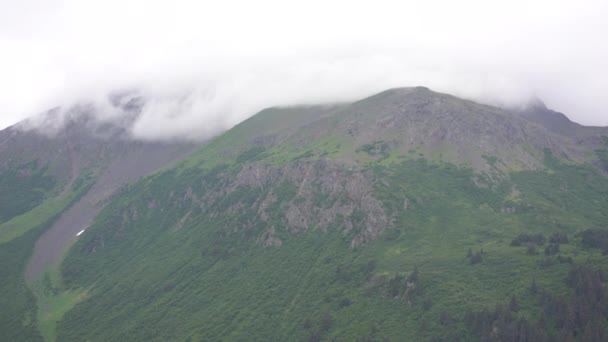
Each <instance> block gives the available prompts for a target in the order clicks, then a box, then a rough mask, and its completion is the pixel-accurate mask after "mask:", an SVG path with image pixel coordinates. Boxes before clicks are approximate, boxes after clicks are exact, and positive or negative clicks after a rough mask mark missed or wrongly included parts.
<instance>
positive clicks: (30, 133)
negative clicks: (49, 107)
mask: <svg viewBox="0 0 608 342" xmlns="http://www.w3.org/2000/svg"><path fill="white" fill-rule="evenodd" d="M139 109H140V107H139V108H135V107H130V111H128V112H127V114H130V115H137V111H138V110H139ZM95 110H99V109H98V108H95V107H90V106H84V107H75V108H73V109H71V110H70V111H69V117H68V119H66V122H65V123H64V125H63V126H61V127H55V128H53V129H51V128H49V129H48V130H47V131H39V130H33V129H26V127H25V126H27V123H21V124H19V125H17V126H14V127H11V128H8V129H5V130H3V131H0V179H1V180H2V181H1V183H0V203H1V205H0V254H1V255H2V261H3V264H2V267H1V271H2V272H3V276H2V280H1V281H0V286H1V288H2V292H3V293H4V295H3V296H2V298H1V301H2V307H5V308H11V309H10V310H2V311H3V314H2V315H1V316H0V331H2V332H3V336H4V337H5V338H7V339H10V340H13V341H17V340H34V339H37V338H38V339H40V338H41V336H40V335H39V334H40V332H39V331H38V330H39V329H40V328H44V329H43V330H45V331H43V333H44V335H45V336H46V337H48V330H49V329H51V330H52V329H53V327H54V324H55V322H54V321H53V320H54V319H55V320H58V319H60V317H59V316H57V315H54V316H48V317H47V314H48V315H50V314H51V313H53V314H54V311H53V310H55V309H56V308H61V310H67V309H69V305H66V303H62V302H60V301H59V300H64V299H65V297H66V296H65V295H66V293H63V292H61V291H54V292H48V291H44V290H43V288H44V286H45V285H44V283H48V282H52V283H53V284H55V286H60V283H61V281H60V277H58V276H57V274H58V273H57V270H56V267H57V266H58V264H59V262H60V260H61V258H62V257H63V255H64V254H65V252H66V251H67V249H68V248H69V246H70V245H71V244H72V243H74V242H75V240H76V233H77V232H79V231H80V230H82V229H86V228H87V227H88V225H89V224H90V223H91V222H92V221H93V219H94V217H95V216H96V215H97V213H98V212H99V211H100V210H101V209H102V208H103V206H104V205H105V201H106V200H107V198H108V197H109V196H110V195H111V194H112V193H113V192H114V191H115V190H117V189H118V188H119V187H120V186H122V185H124V184H125V183H127V182H130V181H135V180H137V178H139V177H140V176H143V175H145V174H147V173H150V172H152V171H155V170H157V169H158V168H160V167H162V166H165V165H167V164H169V163H171V162H172V161H175V160H177V159H179V158H181V157H182V156H184V155H186V154H187V153H188V152H189V151H191V150H192V148H193V147H194V146H193V145H192V144H181V143H148V142H138V141H133V140H132V139H130V138H129V136H128V134H127V128H126V126H122V125H118V124H116V123H109V122H105V123H104V122H99V121H96V119H95V112H94V111H95ZM56 114H57V111H55V112H53V111H52V112H50V113H47V114H45V115H44V116H42V117H40V118H38V119H39V120H40V119H42V120H43V121H44V120H45V119H46V121H49V120H51V121H52V120H53V116H54V115H56ZM49 116H50V118H49ZM46 121H44V122H46ZM40 127H41V128H40V129H45V128H44V127H45V126H40ZM49 132H50V133H49ZM24 273H25V278H26V279H25V280H27V284H28V286H29V287H30V289H31V290H33V293H32V292H31V291H30V289H28V288H27V287H26V283H25V280H24V279H23V278H24ZM51 279H52V281H51ZM34 295H35V296H34ZM62 296H63V297H62ZM72 305H73V303H72ZM36 306H38V308H36ZM37 321H38V322H37ZM41 321H42V323H44V324H42V323H41ZM45 324H46V326H45Z"/></svg>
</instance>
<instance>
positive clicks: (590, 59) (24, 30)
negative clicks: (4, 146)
mask: <svg viewBox="0 0 608 342" xmlns="http://www.w3.org/2000/svg"><path fill="white" fill-rule="evenodd" d="M607 15H608V3H606V2H604V1H599V0H598V1H596V0H589V1H585V2H580V1H579V2H575V1H544V0H543V1H535V2H532V3H530V2H528V1H523V0H517V1H510V2H488V1H481V0H465V1H459V2H452V1H441V0H435V1H405V2H404V1H400V2H394V1H374V2H371V1H369V2H357V1H355V2H353V1H348V2H346V1H336V2H331V3H327V2H321V1H307V2H284V1H272V0H263V1H260V2H254V3H252V2H245V1H228V2H206V1H203V2H200V1H190V0H177V1H174V2H171V3H168V2H164V1H143V0H131V1H118V0H105V1H88V2H81V1H74V0H59V1H54V2H50V3H49V2H46V1H41V0H24V1H20V2H17V3H5V4H2V5H1V8H0V44H1V45H2V46H3V47H4V48H3V53H2V56H0V73H1V74H2V75H3V77H2V78H1V79H0V92H1V93H2V94H3V96H0V125H1V126H7V125H10V124H13V123H15V122H17V121H19V120H21V119H23V118H25V117H28V116H31V115H32V114H34V113H37V112H42V111H45V110H47V109H48V108H54V107H57V106H60V107H61V108H71V107H72V106H73V105H74V104H77V103H86V102H92V103H97V104H100V106H102V107H103V108H106V107H105V105H104V104H103V103H104V102H107V94H109V93H112V92H115V91H116V90H117V89H138V91H139V92H141V93H142V94H143V96H144V97H145V98H146V102H145V105H144V106H143V107H142V111H141V114H140V115H139V116H138V119H137V120H136V121H135V122H134V123H133V127H132V133H133V134H134V135H135V136H137V137H140V138H146V139H150V138H151V139H156V138H163V139H165V138H173V137H179V138H184V137H186V138H195V139H199V138H201V137H205V136H208V135H211V134H214V133H216V132H218V131H221V130H223V129H226V128H228V127H230V126H232V125H234V124H236V123H238V122H239V121H241V120H243V119H244V118H246V117H247V116H249V115H251V114H253V113H255V112H257V111H258V110H260V109H263V108H265V107H269V106H277V105H279V106H280V105H292V104H302V103H303V104H306V103H320V102H340V101H349V100H355V99H358V98H361V97H365V96H367V95H371V94H373V93H375V92H379V91H382V90H385V89H388V88H392V87H401V86H415V85H424V86H427V87H429V88H431V89H433V90H436V91H440V92H447V93H451V94H454V95H457V96H460V97H465V98H470V99H474V100H477V101H480V102H484V103H490V104H498V105H506V106H517V105H521V104H523V103H527V102H528V101H529V99H530V98H532V97H540V98H542V99H543V100H544V101H545V102H546V103H547V105H548V106H549V107H550V108H553V109H556V110H559V111H561V112H565V113H566V114H568V116H569V117H570V118H572V119H573V120H574V121H577V122H580V123H583V124H588V125H589V124H590V125H608V114H607V113H606V111H605V108H608V97H606V96H605V94H604V92H605V89H608V83H607V82H608V66H607V65H606V63H608V62H607V61H608V46H607V45H608V44H607V43H606V40H605V34H604V33H605V32H607V31H608V24H607V23H606V21H605V20H604V18H605V17H606V16H607ZM106 109H107V108H106ZM99 112H100V113H104V114H103V118H102V119H103V120H105V119H107V118H106V116H109V117H112V116H113V115H114V114H116V113H115V112H114V111H112V110H109V111H107V110H104V111H99Z"/></svg>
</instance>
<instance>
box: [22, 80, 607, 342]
mask: <svg viewBox="0 0 608 342" xmlns="http://www.w3.org/2000/svg"><path fill="white" fill-rule="evenodd" d="M563 119H564V117H562V116H561V115H559V114H557V113H554V112H551V111H550V110H548V109H546V108H544V107H542V106H536V107H531V108H529V109H527V110H526V111H517V112H516V111H509V110H505V109H500V108H495V107H490V106H486V105H481V104H478V103H474V102H471V101H466V100H462V99H459V98H456V97H453V96H450V95H447V94H439V93H436V92H433V91H431V90H429V89H426V88H422V87H418V88H402V89H392V90H388V91H385V92H382V93H380V94H377V95H374V96H371V97H369V98H366V99H362V100H360V101H357V102H353V103H343V104H336V105H323V106H296V107H290V108H270V109H267V110H264V111H262V112H260V113H258V114H257V115H255V116H253V117H251V118H250V119H248V120H245V121H244V122H242V123H241V124H239V125H237V126H236V127H234V128H232V129H231V130H229V131H227V132H225V133H224V134H222V135H220V136H218V137H216V138H215V139H213V140H212V141H210V142H209V143H208V144H206V145H205V146H203V147H201V148H199V149H198V150H196V151H195V152H193V153H191V154H189V155H188V156H186V157H184V158H183V159H181V160H180V161H179V162H177V163H176V164H175V165H174V166H172V167H170V168H165V169H164V170H163V171H161V172H157V173H155V174H154V175H152V176H150V177H147V178H145V179H142V180H140V181H138V182H136V183H134V184H131V185H129V186H127V187H124V188H122V190H121V191H120V192H119V193H117V194H116V195H114V196H113V197H112V198H111V199H110V200H109V201H108V204H107V205H106V206H105V208H104V209H103V210H102V211H101V212H100V213H99V215H97V216H96V218H95V220H94V222H93V223H92V225H91V226H90V228H88V229H87V230H86V231H85V233H83V234H82V235H81V236H80V237H78V239H77V242H76V243H75V244H74V246H73V247H72V248H71V249H70V250H69V253H68V254H67V255H66V257H65V259H64V260H63V262H62V264H61V269H60V272H57V271H53V272H48V273H46V274H47V277H46V278H45V279H46V280H44V281H42V282H41V284H40V285H39V287H38V289H37V290H36V291H39V292H40V293H46V297H45V298H47V301H46V302H45V303H44V304H45V305H46V306H45V307H43V308H42V309H40V310H39V312H43V313H47V314H48V315H47V316H45V315H39V316H38V317H37V322H38V323H37V327H38V329H39V331H41V333H42V335H43V336H44V337H45V338H46V339H47V340H54V339H55V338H57V340H59V341H63V340H65V341H70V340H91V341H97V340H99V341H105V340H146V341H149V340H162V341H166V340H191V341H198V340H310V341H319V340H349V341H350V340H436V341H438V340H478V339H484V340H503V341H517V340H535V341H545V340H547V341H550V340H567V339H569V338H570V339H572V338H573V339H583V340H586V336H591V337H593V338H599V340H602V339H603V338H606V337H608V333H607V331H606V327H608V324H607V316H606V314H605V313H606V312H608V310H606V309H607V308H608V302H606V300H605V299H604V298H608V296H606V294H607V293H606V292H605V291H606V290H605V286H604V279H605V278H604V275H603V274H604V273H603V272H605V271H608V264H607V263H606V261H608V260H607V259H606V258H607V257H606V256H604V255H603V253H602V249H605V250H608V233H606V231H607V230H606V222H608V177H606V174H607V172H608V138H607V137H608V129H607V128H602V127H583V126H580V125H577V124H575V123H572V122H570V121H569V120H567V118H566V120H565V121H564V120H563ZM93 188H94V186H93ZM66 213H67V212H66ZM57 222H61V219H59V220H58V221H57ZM45 234H46V233H45ZM590 303H596V304H593V305H591V304H590ZM39 305H40V304H39ZM563 312H569V313H572V314H571V315H569V316H567V315H566V316H565V315H564V314H562V313H563ZM574 317H578V318H574ZM32 321H35V320H34V319H32ZM55 322H58V323H57V325H55ZM583 337H584V338H583Z"/></svg>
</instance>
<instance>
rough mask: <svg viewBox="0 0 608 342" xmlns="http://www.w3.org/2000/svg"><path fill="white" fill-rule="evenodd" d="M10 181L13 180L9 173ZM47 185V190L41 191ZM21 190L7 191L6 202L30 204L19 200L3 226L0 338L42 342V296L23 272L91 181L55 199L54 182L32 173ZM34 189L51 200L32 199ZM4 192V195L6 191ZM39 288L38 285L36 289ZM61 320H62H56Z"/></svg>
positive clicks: (0, 229) (0, 227) (0, 236)
mask: <svg viewBox="0 0 608 342" xmlns="http://www.w3.org/2000/svg"><path fill="white" fill-rule="evenodd" d="M8 179H9V180H10V179H12V178H11V177H10V171H9V176H8ZM41 184H45V187H41ZM18 185H19V187H18V188H17V189H14V190H13V191H12V193H11V194H9V193H8V190H6V187H4V188H2V189H4V190H6V191H5V192H4V193H3V194H2V195H5V197H4V198H7V199H8V197H10V196H9V195H12V196H13V197H15V198H20V199H23V198H29V199H30V201H25V200H19V201H17V202H15V203H20V205H21V206H15V205H13V206H12V207H11V208H12V212H13V214H14V215H17V216H14V217H8V220H7V221H6V222H4V223H2V224H1V225H0V262H1V263H2V265H0V272H2V274H1V276H0V289H1V291H0V292H1V293H2V296H0V307H2V310H0V311H1V313H0V334H1V335H2V337H3V338H5V339H6V340H7V341H36V340H42V338H43V337H42V336H41V334H40V328H41V326H40V325H39V323H40V320H39V319H37V316H38V314H37V313H39V311H38V309H37V306H36V301H37V300H40V299H41V298H42V296H41V295H40V294H37V293H33V292H32V291H31V290H30V289H29V288H28V286H27V285H26V283H25V279H24V277H23V272H24V269H25V265H26V263H27V260H28V258H29V257H30V255H31V253H32V250H33V248H34V244H35V242H36V240H37V239H38V237H39V236H40V235H41V234H42V233H43V232H44V230H45V229H46V228H47V227H49V226H50V225H51V224H52V222H53V221H54V220H55V219H56V218H57V217H59V215H60V214H61V212H63V210H65V209H66V208H68V207H69V206H70V204H71V203H73V202H74V201H76V200H77V199H78V198H79V196H81V195H82V194H84V193H85V192H86V191H87V189H88V187H89V186H90V179H89V177H84V178H82V179H81V180H79V181H78V182H76V183H75V186H74V187H73V188H72V189H71V190H70V191H64V192H62V193H61V194H59V195H57V196H54V197H52V196H53V192H52V186H53V185H54V182H53V181H52V180H51V179H48V178H46V176H44V174H43V173H36V172H34V173H32V177H26V178H24V177H22V178H21V179H20V180H19V182H18ZM31 189H36V190H35V191H36V192H40V191H42V190H41V189H44V190H46V191H47V195H48V196H49V197H47V198H44V195H45V194H44V193H43V194H42V197H41V196H38V195H36V196H31V193H30V192H31V191H30V190H31ZM4 190H3V191H4ZM34 286H37V285H34ZM56 318H60V317H56Z"/></svg>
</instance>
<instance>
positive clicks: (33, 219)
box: [0, 192, 78, 243]
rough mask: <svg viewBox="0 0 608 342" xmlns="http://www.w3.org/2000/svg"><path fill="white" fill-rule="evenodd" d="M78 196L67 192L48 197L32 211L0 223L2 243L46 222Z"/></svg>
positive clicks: (0, 241) (0, 239)
mask: <svg viewBox="0 0 608 342" xmlns="http://www.w3.org/2000/svg"><path fill="white" fill-rule="evenodd" d="M77 196H78V193H74V192H66V193H63V194H61V195H59V196H57V197H53V198H48V199H46V200H45V201H44V202H42V203H41V204H40V205H38V206H36V207H35V208H33V209H31V210H30V211H27V212H25V213H24V214H22V215H19V216H16V217H13V218H12V219H11V220H9V221H8V222H4V223H2V224H0V243H3V242H8V241H11V240H12V239H14V238H16V237H19V236H21V235H23V234H24V233H25V232H27V231H29V230H31V229H33V228H35V227H38V226H40V225H41V224H44V222H46V221H48V220H49V219H50V218H52V217H53V216H55V215H57V214H59V213H61V212H62V211H63V210H65V209H66V208H67V207H68V205H69V204H70V203H72V202H73V201H74V199H75V198H76V197H77Z"/></svg>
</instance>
